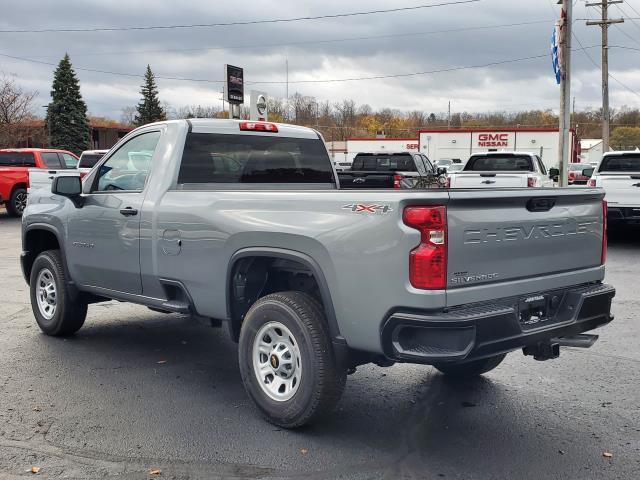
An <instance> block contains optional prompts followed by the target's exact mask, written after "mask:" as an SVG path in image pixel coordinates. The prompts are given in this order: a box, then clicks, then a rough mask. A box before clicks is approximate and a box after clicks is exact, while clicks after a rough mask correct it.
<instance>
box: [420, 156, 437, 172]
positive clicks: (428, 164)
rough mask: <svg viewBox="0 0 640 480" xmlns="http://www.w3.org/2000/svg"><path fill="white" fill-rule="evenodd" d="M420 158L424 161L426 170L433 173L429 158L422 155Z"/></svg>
mask: <svg viewBox="0 0 640 480" xmlns="http://www.w3.org/2000/svg"><path fill="white" fill-rule="evenodd" d="M422 158H423V159H424V165H425V166H426V167H427V170H429V171H430V172H433V170H434V169H433V164H432V163H431V160H429V158H427V156H426V155H422Z"/></svg>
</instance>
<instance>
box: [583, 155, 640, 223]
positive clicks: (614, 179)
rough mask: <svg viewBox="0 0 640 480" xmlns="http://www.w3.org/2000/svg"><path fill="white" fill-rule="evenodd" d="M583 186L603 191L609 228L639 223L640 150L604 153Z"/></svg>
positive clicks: (586, 172)
mask: <svg viewBox="0 0 640 480" xmlns="http://www.w3.org/2000/svg"><path fill="white" fill-rule="evenodd" d="M589 170H590V171H591V172H593V169H587V171H585V172H584V173H585V174H588V173H590V171H589ZM587 185H588V186H590V187H600V188H604V190H605V192H606V196H605V200H606V201H607V204H608V222H609V224H610V225H616V224H638V223H640V151H637V150H636V151H617V152H607V153H605V154H604V155H603V156H602V161H601V162H600V164H599V165H598V168H597V170H596V172H595V173H593V176H592V177H591V179H590V180H589V182H588V184H587Z"/></svg>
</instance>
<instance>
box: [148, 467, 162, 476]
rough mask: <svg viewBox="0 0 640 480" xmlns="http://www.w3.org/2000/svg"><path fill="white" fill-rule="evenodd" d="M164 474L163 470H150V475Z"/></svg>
mask: <svg viewBox="0 0 640 480" xmlns="http://www.w3.org/2000/svg"><path fill="white" fill-rule="evenodd" d="M161 473H162V470H160V469H159V468H152V469H150V470H149V475H160V474H161Z"/></svg>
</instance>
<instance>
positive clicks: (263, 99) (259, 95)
mask: <svg viewBox="0 0 640 480" xmlns="http://www.w3.org/2000/svg"><path fill="white" fill-rule="evenodd" d="M250 98H251V101H250V108H249V118H250V119H251V120H253V121H254V122H260V121H262V122H264V121H267V120H268V116H269V105H268V103H267V94H266V93H265V92H259V91H257V90H251V94H250Z"/></svg>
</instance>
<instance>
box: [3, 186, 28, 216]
mask: <svg viewBox="0 0 640 480" xmlns="http://www.w3.org/2000/svg"><path fill="white" fill-rule="evenodd" d="M6 207H7V213H8V214H9V215H10V216H12V217H21V216H22V212H24V209H25V208H27V190H26V189H25V188H22V187H18V188H16V189H14V190H13V192H11V196H10V197H9V201H8V202H7V204H6Z"/></svg>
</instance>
